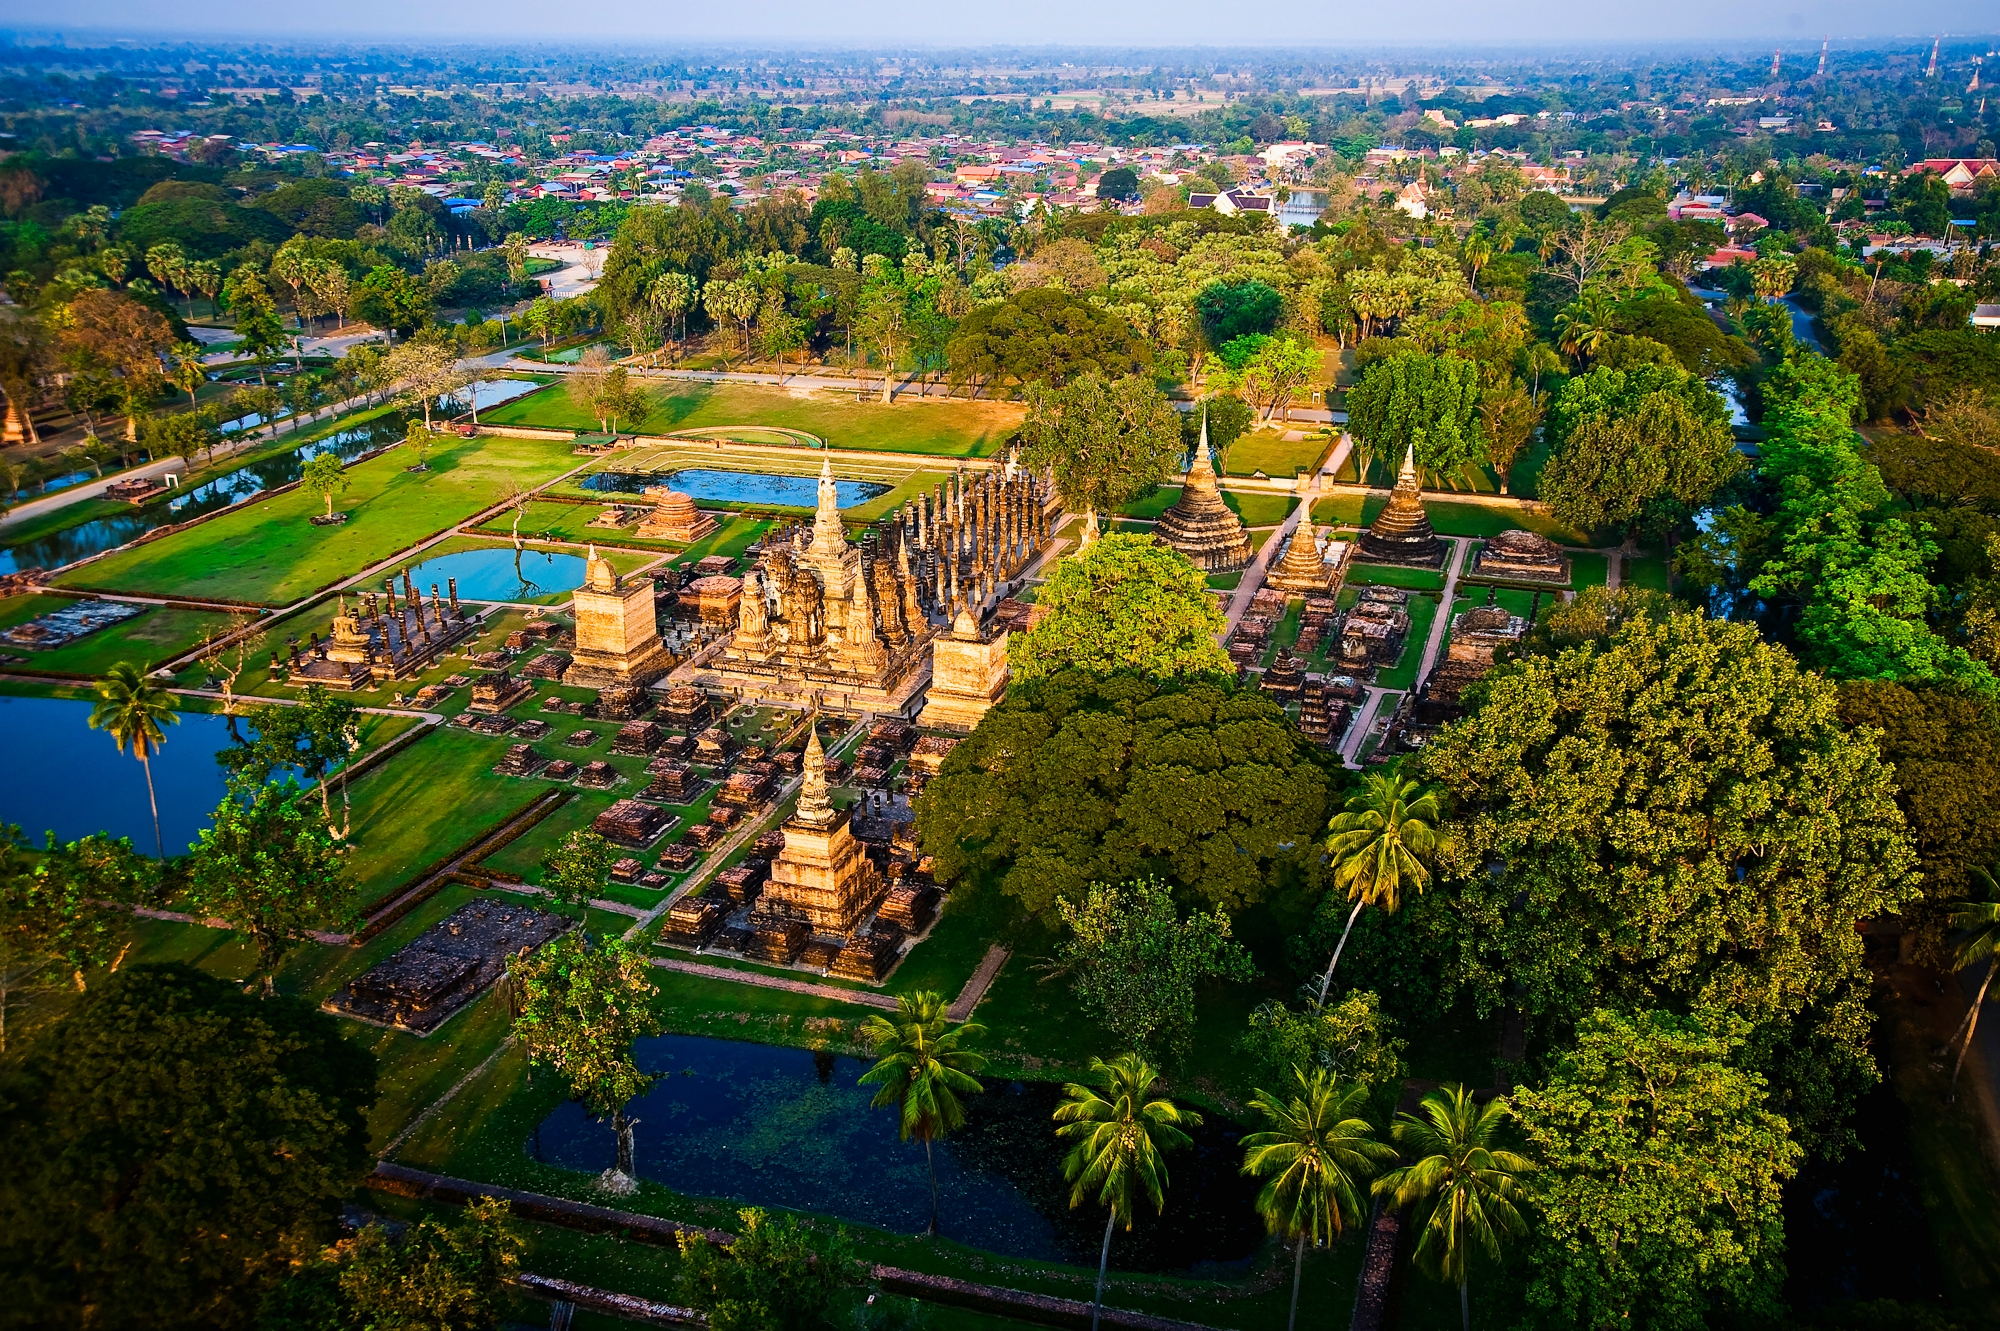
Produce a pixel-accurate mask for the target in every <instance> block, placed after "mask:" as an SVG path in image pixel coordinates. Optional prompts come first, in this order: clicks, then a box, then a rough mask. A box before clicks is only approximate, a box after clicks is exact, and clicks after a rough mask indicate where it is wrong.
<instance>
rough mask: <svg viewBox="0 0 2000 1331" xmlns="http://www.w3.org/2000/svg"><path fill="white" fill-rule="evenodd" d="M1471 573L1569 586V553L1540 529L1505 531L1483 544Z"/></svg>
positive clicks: (1479, 575) (1488, 576) (1512, 580)
mask: <svg viewBox="0 0 2000 1331" xmlns="http://www.w3.org/2000/svg"><path fill="white" fill-rule="evenodd" d="M1472 576H1473V577H1475V578H1492V579H1494V580H1495V581H1498V582H1544V583H1548V584H1550V585H1552V586H1556V587H1567V586H1569V577H1570V564H1569V556H1568V555H1566V554H1564V553H1563V552H1562V547H1561V546H1559V545H1557V544H1556V543H1555V542H1554V541H1551V540H1550V539H1549V538H1548V537H1546V536H1543V535H1542V534H1541V533H1539V532H1532V531H1519V530H1515V531H1503V532H1501V533H1500V534H1499V535H1497V536H1494V537H1491V538H1489V539H1488V540H1487V542H1486V544H1485V545H1484V546H1482V547H1480V550H1479V554H1478V556H1477V557H1476V558H1474V559H1473V561H1472Z"/></svg>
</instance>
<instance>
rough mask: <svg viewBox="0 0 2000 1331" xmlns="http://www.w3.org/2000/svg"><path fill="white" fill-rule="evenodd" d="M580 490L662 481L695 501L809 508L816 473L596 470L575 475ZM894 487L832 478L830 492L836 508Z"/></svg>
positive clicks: (635, 488)
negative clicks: (838, 505)
mask: <svg viewBox="0 0 2000 1331" xmlns="http://www.w3.org/2000/svg"><path fill="white" fill-rule="evenodd" d="M577 484H578V485H579V486H581V487H583V488H584V489H586V490H597V491H600V492H602V493H607V494H631V495H636V494H642V493H644V492H645V490H646V487H647V486H649V485H667V486H672V487H673V488H674V489H676V490H679V491H680V492H681V493H682V494H684V495H687V496H689V497H691V498H692V499H693V500H694V501H695V502H696V503H697V504H699V503H712V504H734V505H740V506H742V507H744V508H814V507H816V506H818V504H819V478H818V477H817V476H784V475H778V474H774V473H769V472H761V471H724V470H722V469H720V468H715V467H685V468H683V469H681V470H680V471H665V472H662V471H598V472H592V473H591V474H590V475H588V476H584V477H581V478H579V479H578V481H577ZM893 489H895V487H894V486H892V485H883V484H880V483H879V482H876V481H835V482H834V483H833V490H834V496H835V498H836V500H837V502H838V503H839V504H840V506H841V507H842V508H852V507H854V506H855V505H856V504H865V503H867V502H868V501H869V500H871V499H874V498H876V497H877V496H880V495H885V494H888V493H889V491H891V490H893Z"/></svg>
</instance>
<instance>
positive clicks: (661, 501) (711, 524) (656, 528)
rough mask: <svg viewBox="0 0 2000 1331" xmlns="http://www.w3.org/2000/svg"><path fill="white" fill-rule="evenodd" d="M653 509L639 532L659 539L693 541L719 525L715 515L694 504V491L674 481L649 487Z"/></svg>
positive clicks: (650, 537)
mask: <svg viewBox="0 0 2000 1331" xmlns="http://www.w3.org/2000/svg"><path fill="white" fill-rule="evenodd" d="M646 498H648V499H650V500H652V501H653V511H652V512H650V513H648V514H647V515H646V518H645V521H643V522H641V523H640V524H639V530H638V532H637V535H639V536H643V537H645V538H647V539H648V540H655V541H679V542H682V543H683V544H687V545H692V544H694V543H695V542H696V541H699V540H700V539H701V538H702V537H704V536H707V535H708V534H709V533H710V532H713V531H714V530H715V529H716V526H717V523H716V521H715V519H714V518H712V517H710V516H709V515H708V514H706V513H704V512H702V511H701V510H700V509H698V508H696V507H695V506H694V499H693V497H692V496H690V495H685V494H682V493H681V492H680V491H679V490H676V489H674V488H673V487H672V486H670V485H650V486H647V487H646Z"/></svg>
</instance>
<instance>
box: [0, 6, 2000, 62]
mask: <svg viewBox="0 0 2000 1331" xmlns="http://www.w3.org/2000/svg"><path fill="white" fill-rule="evenodd" d="M159 15H160V10H159V8H158V6H157V5H156V4H142V3H138V2H137V0H76V2H75V3H72V4H70V5H68V6H65V7H64V9H63V18H64V19H66V20H68V21H67V22H63V23H54V22H51V21H50V15H49V13H48V11H47V10H45V9H40V8H36V9H30V8H29V7H27V6H25V5H21V4H19V3H16V2H13V0H9V2H7V3H0V27H5V26H9V25H12V26H15V27H17V28H18V29H19V30H18V31H17V32H15V33H12V34H10V35H12V36H14V37H15V38H16V39H17V40H20V41H24V42H34V41H37V40H43V41H47V40H52V39H54V38H56V37H61V38H63V39H65V40H66V41H69V42H72V43H75V42H82V43H84V44H95V43H98V42H103V41H107V40H118V39H124V40H136V41H142V42H146V43H149V44H150V43H158V42H163V41H166V42H170V41H173V40H175V39H176V38H179V39H184V40H197V39H205V40H214V39H217V38H224V39H226V38H229V37H232V36H233V37H237V38H241V39H246V40H250V39H254V40H264V41H272V40H277V41H282V40H285V39H288V38H296V39H301V40H315V41H324V40H329V39H331V40H338V41H343V42H352V43H364V44H365V43H371V42H372V43H383V42H398V41H416V40H423V41H441V42H448V43H450V44H453V45H464V46H478V45H488V44H502V43H505V44H520V43H546V44H550V45H580V44H581V45H591V44H600V43H602V42H604V41H606V40H613V41H620V42H625V43H630V44H632V45H633V46H637V47H656V46H662V45H670V44H675V43H682V44H686V43H703V44H725V45H749V44H763V45H767V46H796V45H800V44H805V43H814V44H820V45H833V46H838V47H841V48H843V49H861V50H870V49H873V50H892V49H895V48H898V47H901V48H906V49H907V48H912V47H926V48H944V49H950V48H952V47H1014V48H1042V49H1047V48H1085V47H1108V48H1124V49H1148V50H1156V49H1173V48H1210V49H1213V48H1221V49H1231V48H1233V49H1239V50H1250V49H1255V50H1271V49H1308V48H1316V49H1322V50H1331V49H1351V48H1357V47H1358V48H1366V47H1382V46H1394V47H1409V48H1416V49H1425V50H1433V51H1435V50H1460V51H1463V50H1465V49H1467V48H1469V47H1489V48H1506V49H1513V50H1520V49H1541V48H1555V49H1562V48H1565V47H1567V48H1572V49H1574V48H1590V47H1605V46H1621V47H1626V48H1641V49H1643V48H1649V47H1650V48H1653V49H1659V48H1666V49H1673V50H1691V51H1694V52H1699V50H1701V49H1702V48H1703V47H1710V48H1711V49H1713V48H1724V49H1730V48H1736V47H1739V46H1746V45H1752V44H1766V43H1770V44H1777V45H1779V46H1784V45H1786V44H1790V45H1791V48H1792V49H1795V50H1797V51H1800V52H1802V53H1803V52H1804V51H1806V50H1807V49H1809V48H1810V49H1811V50H1813V51H1815V52H1816V51H1817V50H1818V47H1819V44H1820V41H1821V40H1822V39H1823V38H1826V37H1831V38H1832V39H1833V40H1834V41H1835V42H1838V43H1846V44H1849V45H1855V44H1861V43H1882V42H1897V41H1919V40H1921V41H1930V40H1931V39H1933V38H1934V37H1936V36H1938V35H1940V34H1945V35H1951V34H1953V33H1954V32H1956V34H1957V35H1958V41H1960V42H1961V43H1962V42H1964V41H1965V40H1966V39H1967V37H1968V36H1978V37H1981V38H1982V39H1983V38H1984V37H1986V36H1987V35H1990V34H1992V33H1994V31H1995V27H1994V10H1993V6H1992V3H1991V0H1918V3H1913V4H1905V5H1898V6H1894V7H1890V8H1886V9H1885V8H1884V7H1882V6H1879V5H1873V4H1868V3H1864V2H1863V0H1830V2H1828V3H1818V4H1787V5H1780V6H1775V7H1762V6H1745V5H1741V4H1730V3H1723V0H1694V2H1693V3H1691V4H1681V5H1675V6H1672V7H1662V8H1637V7H1629V6H1607V5H1584V4H1555V5H1546V4H1536V5H1529V4H1524V3H1520V2H1519V0H1514V2H1513V3H1503V4H1491V3H1475V2H1474V0H1439V3H1436V4H1433V5H1430V6H1427V7H1425V8H1424V9H1422V10H1415V9H1406V8H1400V7H1398V8H1389V7H1384V6H1377V5H1345V6H1337V7H1332V8H1329V7H1326V6H1323V5H1315V4H1309V3H1305V2H1304V0H1279V2H1278V3H1276V4H1273V5H1266V6H1263V7H1260V8H1259V10H1258V11H1257V12H1256V19H1257V21H1258V24H1259V26H1258V27H1257V28H1256V29H1255V30H1254V31H1246V30H1245V28H1244V26H1243V22H1242V20H1241V17H1240V16H1237V15H1235V14H1233V13H1232V12H1230V11H1227V10H1226V9H1218V8H1217V7H1216V6H1214V5H1212V4H1203V3H1196V2H1195V0H1160V2H1159V3H1150V4H1136V3H1111V4H1099V5H1093V6H1088V7H1078V6H1074V5H1065V4H1060V3H1056V2H1055V0H1024V2H1023V3H1019V4H1015V5H1011V6H1007V7H1005V8H1004V9H1002V10H998V11H991V12H981V11H975V12H967V11H963V10H961V11H957V12H950V13H943V12H940V11H939V10H938V9H937V8H936V7H934V6H929V5H923V4H918V3H915V0H864V2H863V3H861V4H858V5H849V6H845V7H840V8H837V9H830V8H829V7H827V6H824V5H815V4H810V3H806V2H805V0H754V2H752V3H744V4H736V5H728V6H715V7H712V8H699V7H692V6H683V7H676V8H674V9H671V10H664V9H662V8H661V7H659V6H656V5H648V4H638V3H632V2H631V0H608V2H607V3H603V4H599V5H596V6H591V7H589V8H579V9H577V10H574V11H562V12H553V11H551V10H550V8H549V7H547V6H545V5H539V4H530V3H527V0H490V2H482V3H480V4H477V5H471V4H461V3H453V4H446V5H441V6H440V5H432V6H411V5H407V4H399V3H389V0H353V2H352V3H349V4H346V5H342V6H339V7H338V8H328V9H317V8H310V7H300V6H296V5H269V4H261V3H249V2H248V0H214V2H213V3H210V4H207V5H204V6H202V7H200V8H199V9H197V10H194V11H190V12H185V13H180V14H176V16H175V19H174V22H173V24H172V26H171V27H170V28H163V27H161V26H159Z"/></svg>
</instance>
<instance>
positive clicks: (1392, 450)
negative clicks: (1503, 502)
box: [1347, 351, 1486, 475]
mask: <svg viewBox="0 0 2000 1331" xmlns="http://www.w3.org/2000/svg"><path fill="white" fill-rule="evenodd" d="M1347 421H1348V428H1349V429H1350V430H1351V431H1352V432H1353V433H1354V436H1355V437H1356V438H1357V439H1359V440H1361V441H1363V442H1364V443H1365V444H1366V445H1367V446H1368V447H1369V449H1370V450H1371V451H1373V452H1374V453H1375V454H1376V456H1378V457H1385V458H1387V459H1388V460H1389V461H1390V462H1391V463H1392V464H1395V463H1400V462H1401V461H1402V460H1403V455H1404V453H1405V452H1407V451H1408V450H1410V449H1412V448H1414V449H1415V450H1416V457H1417V465H1418V466H1419V467H1422V468H1424V469H1425V470H1427V471H1432V472H1439V473H1443V474H1446V475H1455V474H1457V473H1458V472H1459V471H1460V470H1461V469H1462V468H1464V467H1467V466H1475V465H1479V464H1483V463H1484V462H1485V461H1486V444H1485V440H1484V438H1483V436H1482V434H1481V430H1480V424H1479V367H1478V366H1476V365H1474V364H1473V363H1472V362H1471V361H1469V360H1464V359H1461V358H1460V357H1457V356H1432V355H1427V354H1425V353H1423V352H1421V351H1399V352H1397V353H1396V354H1395V355H1393V356H1390V357H1389V358H1388V359H1387V360H1380V361H1377V362H1375V363H1374V364H1373V365H1370V366H1369V367H1368V368H1367V369H1366V370H1364V371H1363V372H1362V375H1361V382H1360V383H1358V384H1356V385H1355V386H1354V387H1353V388H1352V389H1350V390H1348V394H1347Z"/></svg>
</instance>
